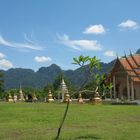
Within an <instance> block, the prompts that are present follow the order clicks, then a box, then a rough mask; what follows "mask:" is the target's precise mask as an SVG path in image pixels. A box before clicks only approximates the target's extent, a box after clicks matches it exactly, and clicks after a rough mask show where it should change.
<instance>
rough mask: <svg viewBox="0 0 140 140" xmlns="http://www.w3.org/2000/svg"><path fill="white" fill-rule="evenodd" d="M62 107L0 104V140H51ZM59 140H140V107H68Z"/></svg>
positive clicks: (53, 136) (61, 105)
mask: <svg viewBox="0 0 140 140" xmlns="http://www.w3.org/2000/svg"><path fill="white" fill-rule="evenodd" d="M65 106H66V105H65V104H53V103H52V104H51V103H50V104H49V103H15V104H14V103H3V102H0V140H53V139H54V138H55V136H56V134H57V128H58V126H59V123H60V120H61V119H62V116H63V113H64V109H65ZM60 139H61V140H94V139H101V140H140V106H125V105H124V106H118V105H116V106H113V105H90V104H84V105H78V104H70V108H69V112H68V115H67V118H66V120H65V123H64V126H63V128H62V133H61V135H60Z"/></svg>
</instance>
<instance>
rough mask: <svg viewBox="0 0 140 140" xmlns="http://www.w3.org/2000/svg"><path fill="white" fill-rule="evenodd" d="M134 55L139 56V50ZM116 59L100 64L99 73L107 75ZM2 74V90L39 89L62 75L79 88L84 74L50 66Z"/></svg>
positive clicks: (80, 71)
mask: <svg viewBox="0 0 140 140" xmlns="http://www.w3.org/2000/svg"><path fill="white" fill-rule="evenodd" d="M136 54H140V49H138V50H137V52H136ZM115 60H116V59H114V60H113V61H111V62H109V63H103V62H100V64H101V70H100V72H101V73H108V72H109V71H110V70H111V68H112V66H113V64H114V62H115ZM2 71H3V73H4V88H5V89H10V88H19V84H20V83H22V86H23V87H33V88H41V87H44V86H46V85H47V84H52V83H53V82H54V80H55V78H56V77H57V76H58V75H60V74H63V75H64V76H65V77H66V78H67V79H68V80H69V81H70V83H71V84H72V85H74V86H76V87H79V86H80V85H81V84H82V81H83V80H84V79H85V72H84V71H82V70H81V69H80V68H77V69H75V70H62V69H61V67H60V66H58V65H56V64H52V65H50V66H48V67H40V68H39V69H38V70H37V71H34V70H32V69H26V68H11V69H9V70H7V71H4V70H2Z"/></svg>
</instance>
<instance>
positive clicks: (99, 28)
mask: <svg viewBox="0 0 140 140" xmlns="http://www.w3.org/2000/svg"><path fill="white" fill-rule="evenodd" d="M105 32H106V30H105V28H104V27H103V25H101V24H99V25H90V26H89V27H87V28H86V29H85V31H84V32H83V33H85V34H104V33H105Z"/></svg>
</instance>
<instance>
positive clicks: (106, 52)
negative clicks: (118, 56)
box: [104, 50, 115, 57]
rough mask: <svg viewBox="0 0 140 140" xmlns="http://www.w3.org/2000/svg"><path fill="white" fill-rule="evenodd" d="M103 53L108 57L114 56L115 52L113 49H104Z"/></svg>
mask: <svg viewBox="0 0 140 140" xmlns="http://www.w3.org/2000/svg"><path fill="white" fill-rule="evenodd" d="M104 55H105V56H108V57H115V52H114V51H110V50H109V51H105V52H104Z"/></svg>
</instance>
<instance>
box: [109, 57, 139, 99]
mask: <svg viewBox="0 0 140 140" xmlns="http://www.w3.org/2000/svg"><path fill="white" fill-rule="evenodd" d="M109 80H110V82H111V83H112V84H113V89H112V91H110V92H111V93H112V94H111V95H112V97H113V98H119V99H126V100H128V101H130V100H139V99H140V55H139V54H133V55H132V54H130V55H129V56H126V55H125V56H124V57H122V58H117V59H116V62H115V64H114V66H113V68H112V70H111V73H110V78H109Z"/></svg>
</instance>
